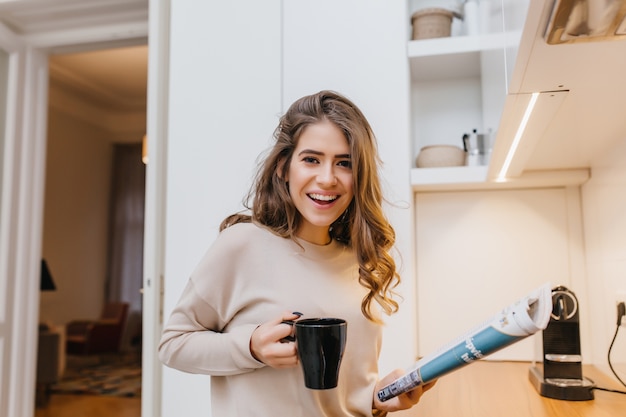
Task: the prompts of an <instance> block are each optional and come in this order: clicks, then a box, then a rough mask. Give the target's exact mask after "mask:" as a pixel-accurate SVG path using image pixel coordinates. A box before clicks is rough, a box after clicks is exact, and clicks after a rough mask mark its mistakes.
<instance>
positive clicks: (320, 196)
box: [286, 121, 354, 245]
mask: <svg viewBox="0 0 626 417" xmlns="http://www.w3.org/2000/svg"><path fill="white" fill-rule="evenodd" d="M286 180H287V181H289V194H290V195H291V199H292V200H293V203H294V205H295V206H296V209H297V210H298V212H299V213H300V216H301V222H300V226H299V228H298V230H297V231H296V236H298V237H299V238H301V239H303V240H306V241H308V242H311V243H315V244H318V245H324V244H327V243H329V241H330V235H329V233H328V229H329V227H330V225H331V224H332V223H333V222H334V221H335V220H337V219H338V218H339V216H341V214H342V213H343V212H344V211H345V210H346V209H347V208H348V206H349V205H350V202H351V201H352V198H353V197H354V192H353V189H352V163H351V159H350V147H349V145H348V140H347V139H346V137H345V136H344V134H343V132H342V131H341V130H340V129H339V128H338V127H337V126H336V125H334V124H333V123H331V122H329V121H322V122H320V123H315V124H312V125H309V126H308V127H306V128H305V129H304V131H303V132H302V134H301V135H300V138H299V139H298V145H297V146H296V148H295V150H294V153H293V156H292V158H291V163H290V165H289V170H288V172H287V178H286Z"/></svg>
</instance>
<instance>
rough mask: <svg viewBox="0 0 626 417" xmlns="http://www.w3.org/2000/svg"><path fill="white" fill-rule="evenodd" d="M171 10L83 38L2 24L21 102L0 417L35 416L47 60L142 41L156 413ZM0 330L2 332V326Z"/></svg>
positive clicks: (146, 405)
mask: <svg viewBox="0 0 626 417" xmlns="http://www.w3.org/2000/svg"><path fill="white" fill-rule="evenodd" d="M169 11H170V1H169V0H168V1H159V0H150V2H149V19H148V22H136V23H134V24H128V23H126V24H124V25H123V26H119V25H111V26H103V27H99V28H93V27H91V28H89V29H86V30H85V31H80V30H72V31H67V32H64V33H59V34H57V35H58V36H48V35H50V34H47V35H46V36H28V37H24V36H19V35H16V34H15V33H13V32H12V31H11V30H9V29H8V28H7V27H6V26H4V25H2V24H1V23H0V35H2V36H1V37H4V38H5V39H10V45H8V46H5V45H4V44H0V46H3V47H4V48H5V49H7V50H8V52H9V53H10V55H11V57H10V60H11V61H10V62H11V64H10V71H9V73H10V75H9V76H10V77H13V78H10V80H11V82H10V83H9V84H10V87H9V90H10V91H9V96H10V97H9V100H10V101H9V102H11V103H17V104H18V105H17V106H15V107H14V109H13V111H11V110H7V129H6V130H7V132H9V136H10V137H9V138H8V140H7V141H6V142H7V144H8V145H6V146H5V152H4V160H5V162H7V161H8V164H7V165H8V166H3V169H4V172H5V174H6V173H8V174H9V175H3V177H2V178H3V182H4V185H6V187H5V186H3V187H2V193H3V195H2V200H0V203H2V204H4V205H5V206H3V207H2V212H1V216H2V218H0V221H2V226H3V228H2V229H0V261H1V262H0V274H4V275H5V277H6V280H7V285H9V286H10V285H13V286H14V287H11V288H10V290H11V291H10V294H8V295H10V297H12V299H13V306H12V307H11V306H9V307H7V315H6V321H7V322H8V324H7V329H6V330H7V331H6V332H4V333H5V334H8V335H9V336H10V337H9V338H8V339H9V340H8V341H7V342H6V343H5V345H7V346H6V347H5V349H3V350H0V352H2V351H4V353H1V354H2V355H4V356H5V357H2V358H0V359H1V360H2V363H3V364H10V367H9V368H8V369H9V372H8V375H5V376H6V378H7V379H6V381H0V382H3V383H2V384H0V404H6V405H5V406H2V407H0V417H6V416H16V415H24V416H28V415H34V398H35V373H36V362H37V349H36V346H37V340H38V334H37V323H38V317H39V260H40V258H41V242H42V234H43V200H44V185H45V155H46V140H47V137H46V136H47V133H46V130H47V106H48V100H47V94H48V75H49V74H48V56H49V55H50V54H54V53H74V52H85V51H89V50H95V49H105V48H115V47H124V46H132V45H138V44H146V43H147V39H148V38H150V39H151V40H152V41H151V42H150V43H149V44H148V47H149V63H148V109H147V133H148V137H149V140H148V141H149V144H148V146H149V149H150V163H149V164H148V166H147V170H146V218H145V227H144V229H145V234H144V241H145V243H144V276H143V283H144V284H143V287H144V291H143V300H144V302H143V328H142V333H143V337H142V342H143V343H142V369H143V378H142V400H141V401H142V407H141V409H142V412H141V414H142V416H145V417H160V415H161V370H162V366H161V364H160V362H159V361H158V357H157V354H156V350H157V344H158V340H159V338H160V333H161V326H162V277H163V258H164V256H163V253H164V249H163V248H164V240H163V237H164V233H163V231H164V229H165V227H164V221H165V220H164V219H165V216H164V208H165V196H166V194H165V191H166V190H165V181H164V179H165V176H166V165H165V161H166V154H165V151H166V143H167V140H166V138H167V114H168V111H167V91H168V88H167V85H168V84H169V80H168V73H169V71H168V68H169V42H168V39H169ZM18 78H19V79H18ZM5 208H8V209H7V210H5ZM5 226H6V227H5ZM4 229H7V230H4ZM17 277H20V279H17ZM155 277H158V278H155ZM0 278H1V276H0ZM0 282H2V281H1V280H0ZM7 298H9V297H7ZM33 300H36V302H33ZM0 317H1V316H0ZM0 325H3V324H2V321H1V320H0ZM9 343H10V346H8V345H9ZM7 355H8V357H7ZM4 359H6V361H5V360H4ZM3 372H4V371H3ZM5 376H3V380H4V378H5ZM31 387H32V388H31ZM5 400H6V401H5Z"/></svg>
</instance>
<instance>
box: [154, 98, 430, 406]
mask: <svg viewBox="0 0 626 417" xmlns="http://www.w3.org/2000/svg"><path fill="white" fill-rule="evenodd" d="M274 136H275V139H276V142H275V144H274V146H273V148H272V149H271V151H270V152H269V154H268V155H267V157H266V159H265V160H264V162H263V164H262V165H261V167H260V170H259V173H258V174H257V178H256V181H255V184H254V186H253V188H252V190H251V191H250V194H249V196H248V198H247V200H246V205H247V206H249V209H250V213H251V214H234V215H232V216H230V217H228V218H226V219H225V220H224V222H223V223H222V226H221V232H220V234H219V236H218V238H217V239H216V241H215V242H214V244H213V245H212V247H211V248H210V249H209V250H208V252H207V253H206V255H205V256H204V257H203V259H202V260H201V261H200V263H199V265H198V266H197V267H196V269H195V271H194V272H193V274H192V275H191V277H190V279H189V282H188V284H187V287H186V288H185V290H184V292H183V294H182V296H181V298H180V301H179V302H178V304H177V306H176V307H175V309H174V310H173V312H172V315H171V317H170V318H169V321H168V323H167V324H166V326H165V329H164V331H163V336H162V340H161V344H160V347H159V355H160V358H161V360H162V361H163V362H164V363H165V364H166V365H167V366H170V367H173V368H176V369H179V370H182V371H185V372H191V373H201V374H208V375H211V376H212V379H211V391H212V406H213V415H216V416H242V417H250V416H282V415H289V416H294V417H298V416H302V417H304V416H311V417H319V416H372V415H375V416H377V415H385V414H386V413H387V412H388V411H395V410H400V409H406V408H410V407H411V406H413V405H414V404H415V403H417V401H418V400H419V398H420V396H421V395H422V393H423V392H424V391H425V390H427V389H428V388H430V386H431V385H426V386H424V387H418V388H416V389H415V390H413V391H411V392H409V393H406V394H403V395H400V396H398V397H395V398H393V399H391V400H389V401H386V402H384V403H381V402H379V401H378V399H377V397H376V392H377V391H378V390H379V389H381V388H383V387H384V386H385V385H387V384H389V383H390V382H392V381H393V380H394V379H396V378H397V377H399V376H401V375H402V373H403V371H402V370H397V371H395V372H393V373H392V374H390V375H387V376H386V377H385V378H383V379H379V376H378V367H377V363H378V356H379V351H380V346H381V334H382V320H381V310H382V312H384V313H386V314H391V313H394V312H395V311H396V310H397V309H398V304H397V303H396V302H395V301H394V300H393V298H392V295H393V293H392V290H393V288H394V287H395V286H396V285H397V283H398V282H399V277H398V274H397V272H396V267H395V263H394V260H393V258H392V257H391V255H390V254H389V250H390V249H391V248H392V246H393V244H394V241H395V235H394V231H393V229H392V227H391V225H390V224H389V223H388V221H387V220H386V218H385V216H384V214H383V210H382V207H381V204H382V201H383V196H382V191H381V187H380V181H379V178H378V156H377V155H378V154H377V148H376V142H375V138H374V135H373V132H372V129H371V127H370V125H369V123H368V121H367V120H366V119H365V117H364V116H363V114H362V113H361V111H360V110H359V109H358V108H357V107H356V106H355V105H354V104H353V103H352V102H351V101H349V100H348V99H347V98H345V97H343V96H341V95H339V94H337V93H334V92H331V91H321V92H319V93H317V94H313V95H310V96H306V97H303V98H301V99H299V100H297V101H296V102H295V103H293V104H292V105H291V107H290V108H289V110H288V111H287V113H286V114H285V115H284V116H283V117H282V118H281V119H280V123H279V125H278V127H277V129H276V131H275V133H274ZM292 311H300V312H302V313H303V314H304V316H303V317H340V318H343V319H345V320H346V321H347V322H348V338H347V343H346V349H345V353H344V356H343V359H342V363H341V369H340V373H339V381H338V386H337V388H335V389H330V390H310V389H307V388H305V386H304V378H303V375H302V370H301V369H300V366H299V365H298V359H297V352H296V345H295V343H294V342H288V343H284V341H281V339H283V338H285V337H286V336H288V335H289V334H290V332H291V330H292V329H291V326H289V325H286V324H283V323H282V321H285V320H295V319H297V318H298V317H299V315H298V314H294V313H291V312H292Z"/></svg>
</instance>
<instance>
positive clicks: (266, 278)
mask: <svg viewBox="0 0 626 417" xmlns="http://www.w3.org/2000/svg"><path fill="white" fill-rule="evenodd" d="M299 243H300V245H302V247H300V246H298V244H297V243H296V242H294V241H292V240H290V239H285V238H281V237H279V236H276V235H275V234H273V233H272V232H270V231H269V230H267V229H265V228H263V227H259V226H257V225H255V224H251V223H243V224H237V225H234V226H231V227H229V228H227V229H226V230H224V231H223V232H221V233H220V235H219V236H218V238H217V239H216V241H215V243H214V244H213V245H212V247H211V248H210V249H209V250H208V252H207V253H206V254H205V256H204V257H203V259H202V260H201V261H200V263H199V265H198V266H197V267H196V270H195V271H194V272H193V274H192V275H191V277H190V279H189V282H188V284H187V286H186V288H185V290H184V292H183V294H182V296H181V298H180V300H179V302H178V304H177V306H176V307H175V308H174V310H173V312H172V314H171V316H170V318H169V321H168V322H167V324H166V326H165V329H164V331H163V335H162V339H161V343H160V346H159V357H160V358H161V360H162V361H163V363H165V365H167V366H169V367H172V368H176V369H179V370H181V371H185V372H191V373H198V374H207V375H212V379H211V394H212V396H211V403H212V411H213V415H214V416H219V417H231V416H232V417H234V416H239V417H253V416H263V417H269V416H276V417H279V416H290V417H305V416H306V417H320V416H371V415H372V414H371V412H372V408H371V407H372V398H373V395H374V385H375V384H376V381H377V378H378V368H377V360H378V354H379V351H380V344H381V333H382V330H381V326H380V325H377V324H374V323H372V322H371V321H369V320H367V319H366V318H365V317H364V316H363V314H362V313H361V300H362V299H363V297H364V295H365V293H366V290H365V289H364V288H363V287H362V286H361V285H360V284H359V282H358V274H357V263H356V258H355V255H354V253H353V251H352V250H350V249H349V248H347V247H345V246H343V245H342V244H340V243H338V242H334V241H333V242H332V243H331V244H329V245H326V246H318V245H314V244H311V243H308V242H304V241H299ZM285 310H288V311H300V312H302V313H304V316H303V318H308V317H340V318H343V319H346V320H347V322H348V331H347V335H348V337H347V343H346V350H345V354H344V357H343V361H342V364H341V370H340V374H339V383H338V386H337V388H335V389H330V390H310V389H307V388H305V386H304V378H303V375H302V370H301V369H300V367H299V366H298V367H295V368H288V369H274V368H271V367H268V366H265V365H264V364H263V363H260V362H258V361H257V360H255V359H254V358H253V357H252V355H251V354H250V350H249V345H250V336H251V335H252V332H253V331H254V329H255V328H256V327H257V326H258V325H259V324H261V323H264V322H266V321H268V320H271V319H274V318H275V317H276V316H278V315H280V314H281V313H282V312H284V311H285Z"/></svg>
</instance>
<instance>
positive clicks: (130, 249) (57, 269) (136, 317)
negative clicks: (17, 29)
mask: <svg viewBox="0 0 626 417" xmlns="http://www.w3.org/2000/svg"><path fill="white" fill-rule="evenodd" d="M147 59H148V57H147V46H146V45H137V46H130V47H123V48H114V49H103V50H96V51H88V52H80V53H72V54H56V55H54V54H53V55H50V56H49V61H48V63H49V65H48V66H49V89H48V128H47V152H46V154H47V155H46V175H45V178H46V180H45V198H44V216H43V217H44V219H43V239H42V256H43V258H44V259H45V260H46V263H47V266H48V268H49V270H50V273H51V275H52V277H53V279H54V283H55V290H54V291H43V292H42V293H41V297H40V308H39V311H40V317H39V318H40V323H43V324H45V325H46V327H49V328H50V329H53V330H54V329H60V331H61V332H62V334H63V335H64V338H65V340H63V341H62V347H61V352H60V355H61V357H62V358H61V359H60V360H59V363H60V365H59V367H60V369H59V375H60V377H59V378H60V379H59V381H57V382H55V383H53V384H51V385H50V387H49V388H50V391H51V393H52V394H53V396H54V395H55V394H68V393H74V394H90V395H107V396H119V397H123V398H129V397H137V401H140V400H139V398H138V397H139V396H140V392H141V341H142V326H141V323H142V307H143V306H142V296H141V293H140V290H141V287H142V280H143V223H144V211H145V206H144V204H145V166H144V164H143V162H142V141H143V139H144V136H145V133H146V89H147V65H148V62H147ZM113 303H123V304H125V305H126V307H127V310H126V312H125V314H124V317H123V319H122V320H123V326H122V327H121V331H120V332H119V333H117V334H114V333H110V331H109V330H110V327H109V328H107V329H105V330H103V331H105V332H107V331H109V333H106V334H104V336H99V337H100V340H99V339H98V336H97V335H95V336H93V337H92V338H91V339H90V340H89V341H88V343H89V344H85V345H81V346H78V347H77V346H76V345H73V344H72V340H70V339H71V338H72V337H73V335H72V333H71V332H70V331H69V329H70V328H74V327H79V326H75V324H77V322H84V321H85V320H88V321H92V322H95V321H97V320H98V319H100V318H101V317H102V313H103V311H104V310H105V306H109V305H111V304H113ZM92 334H95V332H93V331H92ZM102 337H105V339H106V340H104V342H105V343H108V342H110V341H111V338H112V337H119V340H118V341H117V342H114V345H116V346H117V348H112V347H111V346H104V343H103V340H102ZM107 372H109V373H110V374H112V378H108V381H109V382H106V383H102V382H101V381H100V382H98V381H95V380H92V381H90V376H91V375H93V376H94V378H91V379H95V378H100V379H102V378H107ZM115 373H118V374H117V375H113V374H115ZM116 376H117V377H116ZM112 381H116V382H115V383H113V382H112ZM46 405H47V404H46ZM53 405H54V404H53ZM47 415H51V414H47ZM59 415H61V414H59ZM138 415H139V414H137V416H138Z"/></svg>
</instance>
